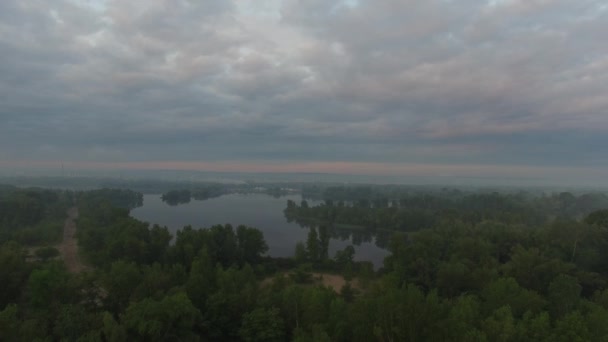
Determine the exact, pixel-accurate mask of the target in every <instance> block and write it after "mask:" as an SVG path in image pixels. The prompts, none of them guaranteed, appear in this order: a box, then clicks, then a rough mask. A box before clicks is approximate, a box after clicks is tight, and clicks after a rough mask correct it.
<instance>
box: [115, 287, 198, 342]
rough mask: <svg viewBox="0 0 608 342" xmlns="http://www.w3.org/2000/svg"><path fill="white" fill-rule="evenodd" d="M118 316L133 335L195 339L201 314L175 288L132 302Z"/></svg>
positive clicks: (144, 337)
mask: <svg viewBox="0 0 608 342" xmlns="http://www.w3.org/2000/svg"><path fill="white" fill-rule="evenodd" d="M121 320H122V322H123V323H124V325H125V327H126V328H127V332H128V334H129V336H131V337H132V338H134V339H138V340H146V341H168V340H179V341H196V340H198V334H197V327H198V326H199V324H200V323H201V320H202V315H201V313H200V311H199V310H198V309H196V308H195V307H194V305H192V302H190V299H188V296H187V295H186V294H185V293H183V292H178V293H176V294H173V295H171V296H167V297H164V298H163V299H161V300H154V299H150V298H147V299H144V300H142V301H141V302H137V303H132V304H131V305H129V307H128V308H127V310H126V312H125V314H124V315H123V316H122V318H121Z"/></svg>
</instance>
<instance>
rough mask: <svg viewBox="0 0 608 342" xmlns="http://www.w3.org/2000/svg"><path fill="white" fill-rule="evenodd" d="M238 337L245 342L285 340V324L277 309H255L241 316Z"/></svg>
mask: <svg viewBox="0 0 608 342" xmlns="http://www.w3.org/2000/svg"><path fill="white" fill-rule="evenodd" d="M239 336H240V337H241V338H242V339H243V340H244V341H246V342H258V341H259V342H261V341H265V342H273V341H277V342H278V341H284V340H285V322H284V321H283V318H282V317H281V314H280V311H279V309H277V308H274V307H273V308H268V309H266V308H256V309H254V310H253V311H251V312H248V313H246V314H245V315H244V316H243V323H242V325H241V329H240V330H239Z"/></svg>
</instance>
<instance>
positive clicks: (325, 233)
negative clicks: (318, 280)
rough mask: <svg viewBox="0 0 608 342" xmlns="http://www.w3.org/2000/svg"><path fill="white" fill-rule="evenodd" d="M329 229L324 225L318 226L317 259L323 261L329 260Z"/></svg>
mask: <svg viewBox="0 0 608 342" xmlns="http://www.w3.org/2000/svg"><path fill="white" fill-rule="evenodd" d="M329 240H330V235H329V229H328V228H327V226H325V225H321V226H319V259H320V260H321V261H325V260H327V259H328V258H329Z"/></svg>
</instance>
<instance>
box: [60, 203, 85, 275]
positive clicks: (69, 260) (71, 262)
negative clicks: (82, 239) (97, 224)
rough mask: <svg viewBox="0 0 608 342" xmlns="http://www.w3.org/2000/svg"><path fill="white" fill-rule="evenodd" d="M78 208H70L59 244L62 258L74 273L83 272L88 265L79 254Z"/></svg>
mask: <svg viewBox="0 0 608 342" xmlns="http://www.w3.org/2000/svg"><path fill="white" fill-rule="evenodd" d="M77 218H78V208H76V207H72V208H70V209H69V210H68V218H67V219H66V220H65V224H64V225H63V241H61V243H60V244H59V246H57V249H58V250H59V253H61V258H62V259H63V262H64V263H65V265H66V266H67V268H68V271H70V272H72V273H79V272H82V271H83V270H84V269H85V268H86V267H85V266H84V265H83V264H82V263H81V262H80V256H79V255H78V241H76V237H75V235H76V222H75V221H74V220H76V219H77Z"/></svg>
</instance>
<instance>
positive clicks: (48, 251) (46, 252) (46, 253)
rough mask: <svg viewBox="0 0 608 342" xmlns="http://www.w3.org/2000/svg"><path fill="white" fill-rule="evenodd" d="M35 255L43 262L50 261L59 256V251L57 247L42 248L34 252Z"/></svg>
mask: <svg viewBox="0 0 608 342" xmlns="http://www.w3.org/2000/svg"><path fill="white" fill-rule="evenodd" d="M34 254H36V257H38V258H39V259H41V260H48V259H51V258H54V257H57V256H59V250H58V249H57V248H55V247H50V246H48V247H41V248H38V249H36V252H34Z"/></svg>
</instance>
